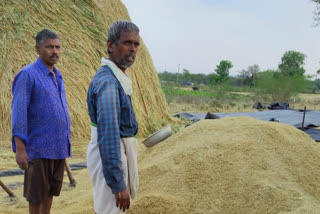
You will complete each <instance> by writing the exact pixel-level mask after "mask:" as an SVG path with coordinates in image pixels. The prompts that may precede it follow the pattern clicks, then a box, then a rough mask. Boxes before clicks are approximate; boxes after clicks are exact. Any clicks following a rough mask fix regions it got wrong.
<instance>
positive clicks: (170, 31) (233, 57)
mask: <svg viewBox="0 0 320 214" xmlns="http://www.w3.org/2000/svg"><path fill="white" fill-rule="evenodd" d="M122 2H123V3H124V4H125V6H126V7H127V9H128V11H129V15H130V17H131V19H132V21H133V22H135V23H136V24H137V25H138V26H139V28H140V35H141V37H142V39H143V41H144V42H145V43H146V45H147V47H148V49H149V51H150V54H151V57H152V59H153V62H154V64H155V67H156V69H157V71H158V72H162V71H164V70H167V71H169V72H177V71H178V67H179V64H180V72H182V70H183V69H184V68H185V69H188V70H189V71H190V72H191V73H205V74H209V73H211V72H213V71H214V69H215V68H216V66H217V64H219V62H220V61H221V60H230V61H231V62H232V64H233V68H232V69H231V70H230V73H231V74H232V75H237V74H238V72H239V71H240V70H242V69H246V68H247V67H248V66H250V65H253V64H257V65H259V66H260V68H261V70H265V69H276V68H277V67H278V64H279V63H280V61H281V57H282V56H283V54H284V53H285V51H288V50H295V51H300V52H302V53H304V54H305V55H306V56H307V57H306V60H305V65H304V67H305V69H306V73H307V74H315V73H316V71H317V70H318V69H320V26H319V27H313V26H312V25H313V13H314V11H315V4H314V3H313V2H312V1H311V0H265V1H261V0H241V1H240V0H224V1H223V0H122Z"/></svg>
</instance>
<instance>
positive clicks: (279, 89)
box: [256, 72, 310, 102]
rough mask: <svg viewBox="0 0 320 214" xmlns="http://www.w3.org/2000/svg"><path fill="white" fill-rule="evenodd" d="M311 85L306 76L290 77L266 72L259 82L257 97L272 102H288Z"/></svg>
mask: <svg viewBox="0 0 320 214" xmlns="http://www.w3.org/2000/svg"><path fill="white" fill-rule="evenodd" d="M309 84H310V81H308V80H307V79H306V78H305V77H304V76H288V75H284V74H282V73H280V72H265V73H264V74H263V75H261V76H260V78H259V79H258V80H257V84H256V86H257V87H256V95H257V96H259V97H261V98H264V99H266V100H271V101H272V102H288V101H290V100H291V98H292V97H293V96H295V95H296V94H297V93H300V92H303V91H305V90H306V89H307V88H308V86H309Z"/></svg>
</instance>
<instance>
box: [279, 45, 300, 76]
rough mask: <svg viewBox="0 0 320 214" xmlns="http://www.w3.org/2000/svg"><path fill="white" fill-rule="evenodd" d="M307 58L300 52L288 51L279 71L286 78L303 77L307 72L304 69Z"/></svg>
mask: <svg viewBox="0 0 320 214" xmlns="http://www.w3.org/2000/svg"><path fill="white" fill-rule="evenodd" d="M305 57H306V56H305V55H304V54H303V53H300V52H298V51H287V52H285V53H284V54H283V56H282V58H281V63H280V65H279V70H280V71H281V72H282V74H284V75H285V76H296V75H297V76H302V75H303V74H304V72H305V70H304V68H303V64H304V59H305Z"/></svg>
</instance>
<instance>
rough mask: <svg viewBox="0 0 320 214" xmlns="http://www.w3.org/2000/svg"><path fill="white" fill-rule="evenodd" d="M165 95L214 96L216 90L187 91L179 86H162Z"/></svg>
mask: <svg viewBox="0 0 320 214" xmlns="http://www.w3.org/2000/svg"><path fill="white" fill-rule="evenodd" d="M162 90H163V92H164V94H165V95H175V96H200V97H216V96H217V93H216V92H206V91H187V90H183V89H179V88H171V87H163V88H162Z"/></svg>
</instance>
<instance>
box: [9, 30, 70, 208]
mask: <svg viewBox="0 0 320 214" xmlns="http://www.w3.org/2000/svg"><path fill="white" fill-rule="evenodd" d="M36 51H37V53H38V55H39V58H38V59H37V60H36V61H35V62H34V63H31V64H29V65H27V66H26V67H24V68H22V70H21V71H20V72H19V73H18V74H17V76H16V77H15V79H14V81H13V86H12V95H13V99H12V105H11V110H12V111H11V114H12V148H13V151H14V152H15V153H16V161H17V164H18V166H19V167H20V168H21V169H23V170H25V175H24V190H23V195H24V197H25V198H26V199H27V201H28V202H29V211H30V213H32V214H37V213H41V214H47V213H50V209H51V204H52V198H53V196H58V195H59V194H60V191H61V186H62V181H63V172H64V163H65V158H67V157H70V156H71V141H70V116H69V111H68V104H67V100H66V91H65V88H64V83H63V79H62V75H61V73H60V72H59V70H58V69H57V68H55V67H54V65H55V64H56V63H57V62H58V61H59V55H60V39H59V37H58V35H57V34H56V33H54V32H52V31H50V30H48V29H44V30H42V31H40V32H39V33H38V34H37V36H36Z"/></svg>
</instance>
